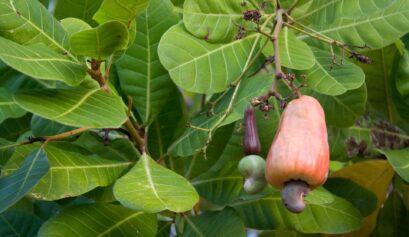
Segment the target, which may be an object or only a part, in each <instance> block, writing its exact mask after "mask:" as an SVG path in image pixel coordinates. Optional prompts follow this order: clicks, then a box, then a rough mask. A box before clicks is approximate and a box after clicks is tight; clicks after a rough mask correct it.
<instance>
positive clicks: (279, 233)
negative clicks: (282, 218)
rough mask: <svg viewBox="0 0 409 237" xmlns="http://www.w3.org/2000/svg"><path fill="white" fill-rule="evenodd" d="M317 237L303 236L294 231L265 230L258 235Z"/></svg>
mask: <svg viewBox="0 0 409 237" xmlns="http://www.w3.org/2000/svg"><path fill="white" fill-rule="evenodd" d="M282 236H285V237H319V236H321V235H319V234H303V233H300V232H298V231H294V230H280V229H278V230H266V231H263V232H261V233H260V235H258V237H282Z"/></svg>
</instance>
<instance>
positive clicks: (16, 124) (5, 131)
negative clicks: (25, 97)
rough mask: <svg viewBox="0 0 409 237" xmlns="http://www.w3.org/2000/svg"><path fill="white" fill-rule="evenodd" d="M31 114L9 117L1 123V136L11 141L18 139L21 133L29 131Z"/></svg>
mask: <svg viewBox="0 0 409 237" xmlns="http://www.w3.org/2000/svg"><path fill="white" fill-rule="evenodd" d="M30 119H31V114H28V113H27V114H26V115H24V116H23V117H21V118H18V119H7V120H5V121H4V122H3V123H1V124H0V136H1V137H2V138H5V139H7V140H10V141H16V140H17V138H18V137H19V136H21V134H24V133H25V132H27V131H29V130H30V129H31V128H30Z"/></svg>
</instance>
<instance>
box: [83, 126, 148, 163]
mask: <svg viewBox="0 0 409 237" xmlns="http://www.w3.org/2000/svg"><path fill="white" fill-rule="evenodd" d="M108 138H109V137H108ZM75 143H76V144H77V145H79V146H82V147H84V148H85V149H87V150H89V151H91V152H92V153H94V154H97V155H98V156H100V157H102V158H105V159H109V160H118V161H123V162H124V161H135V160H137V159H138V158H139V156H140V154H139V151H138V150H137V149H136V148H135V145H134V143H133V142H131V141H130V140H129V139H122V138H116V139H113V140H109V141H107V142H106V143H105V142H104V140H103V138H102V137H100V136H98V135H95V134H91V133H84V134H83V135H81V137H80V138H78V139H77V140H76V141H75Z"/></svg>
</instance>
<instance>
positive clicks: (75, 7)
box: [54, 0, 102, 24]
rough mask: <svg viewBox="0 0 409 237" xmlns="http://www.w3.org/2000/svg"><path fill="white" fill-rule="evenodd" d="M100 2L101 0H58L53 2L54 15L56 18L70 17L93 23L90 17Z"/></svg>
mask: <svg viewBox="0 0 409 237" xmlns="http://www.w3.org/2000/svg"><path fill="white" fill-rule="evenodd" d="M101 3H102V0H93V1H84V0H62V1H61V0H59V1H57V2H56V4H55V10H54V16H55V17H56V18H57V19H64V18H67V17H72V18H77V19H81V20H83V21H85V22H87V23H89V24H94V21H93V20H92V17H93V16H94V14H95V12H96V11H97V10H98V8H99V6H100V5H101Z"/></svg>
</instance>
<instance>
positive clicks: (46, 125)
mask: <svg viewBox="0 0 409 237" xmlns="http://www.w3.org/2000/svg"><path fill="white" fill-rule="evenodd" d="M74 129H75V128H74V127H70V126H65V125H63V124H60V123H57V122H55V121H52V120H48V119H45V118H42V117H39V116H37V115H33V116H32V117H31V130H32V132H33V135H34V136H36V137H41V136H52V135H57V134H60V133H64V132H68V131H71V130H74Z"/></svg>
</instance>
